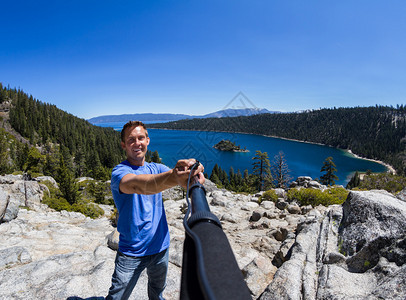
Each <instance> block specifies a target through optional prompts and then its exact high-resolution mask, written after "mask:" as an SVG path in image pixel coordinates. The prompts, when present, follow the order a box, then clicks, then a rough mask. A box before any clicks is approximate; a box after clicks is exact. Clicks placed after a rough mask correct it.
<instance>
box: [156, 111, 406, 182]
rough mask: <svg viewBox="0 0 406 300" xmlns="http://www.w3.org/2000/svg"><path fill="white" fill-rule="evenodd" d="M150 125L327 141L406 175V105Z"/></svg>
mask: <svg viewBox="0 0 406 300" xmlns="http://www.w3.org/2000/svg"><path fill="white" fill-rule="evenodd" d="M149 127H153V128H169V129H187V130H209V131H218V130H220V131H229V132H244V133H253V134H261V135H268V136H275V137H282V138H288V139H295V140H300V141H307V142H313V143H321V144H325V145H329V146H333V147H338V148H342V149H351V150H352V151H353V152H354V153H356V154H358V155H360V156H363V157H366V158H371V159H378V160H382V161H384V162H387V163H389V164H391V165H392V166H393V167H394V168H395V169H396V170H397V172H398V173H399V174H401V175H405V174H406V149H405V147H406V106H403V105H401V106H398V107H396V108H393V107H385V106H375V107H354V108H333V109H321V110H314V111H307V112H300V113H282V114H261V115H255V116H248V117H234V118H220V119H217V118H211V119H193V120H181V121H176V122H170V123H165V124H150V125H149Z"/></svg>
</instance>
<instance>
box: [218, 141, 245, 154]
mask: <svg viewBox="0 0 406 300" xmlns="http://www.w3.org/2000/svg"><path fill="white" fill-rule="evenodd" d="M213 148H215V149H217V150H221V151H233V152H249V151H248V150H247V149H246V148H245V147H244V149H241V147H240V146H237V145H236V144H235V143H233V142H232V141H229V140H221V141H220V142H218V143H217V144H215V145H214V146H213Z"/></svg>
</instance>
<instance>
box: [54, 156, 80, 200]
mask: <svg viewBox="0 0 406 300" xmlns="http://www.w3.org/2000/svg"><path fill="white" fill-rule="evenodd" d="M56 179H57V181H58V184H59V190H60V191H61V193H62V196H63V198H65V199H66V201H68V202H69V204H71V205H72V204H75V203H77V201H78V200H79V199H80V193H79V185H78V184H77V183H76V181H75V178H74V176H73V174H72V172H71V171H70V170H69V169H68V168H67V167H66V165H65V161H64V159H63V155H61V156H60V161H59V174H58V176H57V178H56Z"/></svg>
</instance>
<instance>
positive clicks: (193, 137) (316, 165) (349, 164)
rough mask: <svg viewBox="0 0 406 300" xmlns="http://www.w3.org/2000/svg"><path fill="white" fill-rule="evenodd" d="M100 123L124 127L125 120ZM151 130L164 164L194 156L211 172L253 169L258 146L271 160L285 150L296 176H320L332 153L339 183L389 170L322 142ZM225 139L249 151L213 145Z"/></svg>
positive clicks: (291, 174) (119, 127)
mask: <svg viewBox="0 0 406 300" xmlns="http://www.w3.org/2000/svg"><path fill="white" fill-rule="evenodd" d="M97 125H99V126H103V127H113V128H114V129H116V130H121V128H122V126H123V123H103V124H97ZM148 132H149V136H150V138H151V142H150V145H149V150H152V151H155V150H157V151H158V152H159V155H160V157H161V158H162V161H163V163H164V164H166V165H168V166H169V167H173V166H174V165H175V164H176V161H177V160H178V159H181V158H191V157H193V158H196V159H198V160H199V161H201V162H202V163H203V164H204V166H205V170H206V172H207V173H208V174H210V173H211V170H212V169H213V167H214V165H215V164H216V163H217V164H218V165H219V166H220V167H221V168H222V169H224V170H225V171H227V172H228V171H229V170H230V167H233V168H234V171H235V172H237V170H238V169H239V170H240V171H241V173H243V172H244V170H245V169H247V170H248V172H249V173H252V162H253V160H252V158H253V157H254V155H255V151H256V150H260V151H262V152H267V153H268V156H269V159H270V161H271V163H272V161H273V159H274V156H275V155H277V154H278V152H279V151H283V152H284V154H285V159H286V162H287V164H288V166H289V169H290V170H291V173H290V176H291V177H293V178H294V179H296V178H297V177H298V176H310V177H312V178H319V177H320V176H321V175H322V173H321V172H320V169H321V167H322V165H323V162H324V160H325V159H326V158H327V157H329V156H331V157H333V161H334V163H335V164H336V166H337V173H336V175H337V176H338V178H339V180H338V181H337V183H338V184H343V185H345V184H346V183H347V182H348V181H349V180H350V178H351V176H352V174H353V173H354V172H355V171H366V170H371V171H372V172H385V171H386V167H385V166H383V165H381V164H379V163H376V162H372V161H369V160H365V159H359V158H356V157H354V156H352V155H351V154H349V153H348V152H346V151H344V150H340V149H336V148H332V147H328V146H323V145H316V144H309V143H302V142H296V141H290V140H285V139H279V138H272V137H265V136H260V135H253V134H240V133H225V132H207V131H183V130H163V129H148ZM222 139H227V140H231V141H233V142H235V144H237V145H239V146H240V147H241V148H244V147H246V148H247V149H248V150H249V151H250V152H247V153H238V152H225V151H219V150H216V149H214V148H213V145H215V144H216V143H218V142H219V141H221V140H222Z"/></svg>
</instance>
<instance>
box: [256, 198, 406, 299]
mask: <svg viewBox="0 0 406 300" xmlns="http://www.w3.org/2000/svg"><path fill="white" fill-rule="evenodd" d="M405 228H406V203H405V202H402V201H400V200H398V199H397V198H395V197H394V196H392V195H391V194H389V193H386V192H382V191H366V192H351V193H350V195H349V196H348V198H347V200H346V202H345V203H344V204H343V206H337V205H334V206H331V207H329V208H328V209H326V212H325V213H322V214H321V213H319V212H317V211H315V210H314V211H312V212H311V213H309V214H308V215H307V216H306V218H305V219H304V220H303V222H301V223H299V225H298V227H297V235H296V240H295V244H294V246H293V247H292V249H291V253H292V254H291V257H290V259H289V260H288V261H286V262H285V263H284V264H283V265H282V266H281V267H280V268H279V269H278V271H277V272H276V274H275V277H274V279H273V281H272V283H271V284H270V285H269V286H268V288H267V289H266V291H265V292H264V293H263V294H262V296H261V297H260V299H261V300H265V299H267V300H268V299H404V295H405V291H406V272H405V271H406V264H405V262H406V231H405V230H406V229H405Z"/></svg>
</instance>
